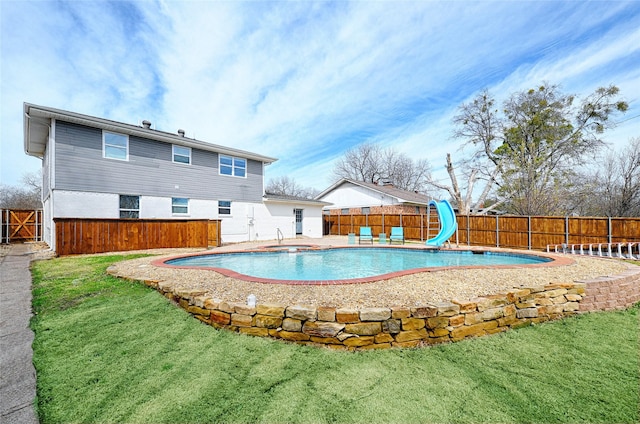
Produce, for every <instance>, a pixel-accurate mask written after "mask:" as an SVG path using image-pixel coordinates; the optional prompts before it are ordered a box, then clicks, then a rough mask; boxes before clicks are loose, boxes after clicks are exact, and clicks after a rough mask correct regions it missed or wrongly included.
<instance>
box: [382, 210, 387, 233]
mask: <svg viewBox="0 0 640 424" xmlns="http://www.w3.org/2000/svg"><path fill="white" fill-rule="evenodd" d="M382 232H383V233H385V234H386V232H385V231H384V212H382Z"/></svg>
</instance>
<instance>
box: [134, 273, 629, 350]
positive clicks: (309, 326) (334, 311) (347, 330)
mask: <svg viewBox="0 0 640 424" xmlns="http://www.w3.org/2000/svg"><path fill="white" fill-rule="evenodd" d="M143 282H144V283H145V284H146V285H148V286H150V287H153V288H155V289H156V290H158V291H159V292H160V293H162V294H163V295H164V296H165V297H167V298H168V299H170V300H172V301H174V302H176V303H177V304H179V305H180V306H181V307H182V308H183V309H185V310H186V311H187V312H189V313H190V314H192V315H193V316H194V317H195V318H197V319H198V320H200V321H202V322H204V323H206V324H208V325H211V326H213V327H216V328H224V329H228V330H231V331H236V332H238V333H243V334H250V335H254V336H261V337H272V338H276V339H281V340H286V341H290V342H296V343H302V344H311V345H324V346H327V347H331V348H336V349H348V350H364V349H385V348H391V347H415V346H421V345H431V344H437V343H446V342H455V341H459V340H463V339H466V338H470V337H478V336H484V335H489V334H495V333H499V332H502V331H506V330H509V329H511V328H519V327H524V326H528V325H531V324H533V323H540V322H544V321H549V320H555V319H560V318H563V317H566V316H571V315H575V314H577V313H581V312H589V311H596V310H612V309H622V308H627V307H630V306H632V305H633V304H635V303H637V302H640V267H632V268H629V269H628V270H627V271H625V272H623V273H621V274H618V275H615V276H611V277H601V278H598V279H594V280H588V281H577V282H574V283H557V284H547V285H544V286H531V287H519V288H514V289H513V290H511V291H508V292H507V293H500V294H495V295H490V296H484V297H478V298H475V299H471V300H452V301H451V302H439V303H433V304H425V305H419V306H415V307H407V306H397V307H390V308H359V309H355V308H335V307H327V306H317V307H316V306H307V305H280V304H257V305H256V306H248V305H246V304H242V303H231V302H226V301H224V300H220V299H214V298H211V297H208V296H206V295H205V292H204V291H201V290H193V289H184V288H181V287H177V286H175V285H174V283H172V282H169V281H163V282H157V281H143Z"/></svg>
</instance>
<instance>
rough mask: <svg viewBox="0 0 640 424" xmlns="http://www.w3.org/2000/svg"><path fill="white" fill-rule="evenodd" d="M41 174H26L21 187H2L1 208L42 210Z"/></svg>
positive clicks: (0, 195) (0, 189)
mask: <svg viewBox="0 0 640 424" xmlns="http://www.w3.org/2000/svg"><path fill="white" fill-rule="evenodd" d="M41 181H42V180H41V178H40V172H39V171H38V172H31V173H25V174H24V175H23V176H22V185H21V186H11V185H6V184H2V185H0V208H3V209H42V200H41V191H42V189H41Z"/></svg>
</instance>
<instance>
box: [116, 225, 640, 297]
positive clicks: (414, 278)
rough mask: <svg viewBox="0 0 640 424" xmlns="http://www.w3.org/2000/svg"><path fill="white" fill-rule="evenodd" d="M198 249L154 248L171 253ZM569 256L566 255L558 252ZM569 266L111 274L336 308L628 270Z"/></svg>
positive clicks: (616, 265)
mask: <svg viewBox="0 0 640 424" xmlns="http://www.w3.org/2000/svg"><path fill="white" fill-rule="evenodd" d="M300 243H304V244H317V245H332V246H340V245H346V244H347V240H346V238H335V237H334V238H323V239H321V240H315V239H314V240H309V239H306V240H304V241H301V242H300ZM266 244H269V243H265V242H262V243H243V244H237V245H231V246H224V247H220V248H216V249H213V250H212V251H213V252H216V251H220V252H222V251H238V250H246V249H255V248H256V247H259V246H261V245H266ZM187 252H194V250H184V249H183V250H171V251H166V250H164V251H154V253H161V254H162V257H165V256H166V257H170V256H174V255H178V254H184V253H187ZM558 257H563V258H566V256H563V255H558ZM570 258H571V259H572V260H573V263H571V264H569V265H564V266H550V267H540V266H538V267H525V266H518V267H515V268H474V269H459V270H445V271H436V272H421V273H417V274H412V275H406V276H402V277H397V278H391V279H388V280H381V281H376V282H372V283H363V284H346V285H313V286H312V285H284V284H265V283H254V282H249V281H242V280H238V279H234V278H230V277H225V276H223V275H221V274H219V273H217V272H215V271H210V270H195V269H194V270H187V269H174V268H166V267H158V266H154V265H152V264H151V262H152V261H155V260H157V259H158V256H154V257H146V258H139V259H134V260H128V261H123V262H119V263H117V264H115V265H113V266H111V267H110V269H109V272H110V273H112V274H114V275H118V276H121V277H126V278H130V279H134V280H153V281H158V282H160V281H171V282H173V283H174V284H176V286H179V287H182V288H185V289H198V290H203V291H205V292H206V295H207V296H210V297H212V298H214V299H220V300H224V301H227V302H233V303H244V302H246V300H247V296H248V295H250V294H254V295H255V296H256V298H257V301H258V303H278V304H284V305H295V304H298V305H312V306H334V307H344V308H362V307H393V306H400V305H402V306H420V305H426V304H431V303H434V302H442V301H448V300H452V299H457V300H470V299H473V298H476V297H478V296H483V295H490V294H497V293H503V292H505V291H508V290H510V289H513V288H516V287H523V286H524V287H534V286H539V285H544V284H548V283H563V282H574V281H577V280H587V279H593V278H597V277H602V276H612V275H615V274H618V273H620V272H623V271H624V270H626V269H628V267H629V266H633V265H628V264H625V263H624V262H623V261H619V260H613V259H601V258H587V257H578V256H571V257H570Z"/></svg>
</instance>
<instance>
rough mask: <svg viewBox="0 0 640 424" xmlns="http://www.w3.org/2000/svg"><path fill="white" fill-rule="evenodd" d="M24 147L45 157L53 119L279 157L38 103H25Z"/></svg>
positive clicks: (260, 157) (189, 144) (204, 147)
mask: <svg viewBox="0 0 640 424" xmlns="http://www.w3.org/2000/svg"><path fill="white" fill-rule="evenodd" d="M23 119H24V151H25V153H27V154H28V155H31V156H36V157H39V158H42V157H43V155H44V150H45V147H46V145H47V139H48V137H49V127H50V125H51V120H52V119H58V120H60V121H64V122H71V123H74V124H80V125H85V126H88V127H93V128H100V129H103V130H107V131H114V132H119V133H122V134H128V135H133V136H138V137H143V138H147V139H150V140H156V141H161V142H164V143H170V144H177V145H180V146H185V147H191V148H194V149H201V150H206V151H210V152H217V153H222V154H226V155H231V156H239V157H242V158H246V159H253V160H256V161H259V162H263V163H265V164H270V163H273V162H275V161H277V160H278V159H276V158H272V157H269V156H263V155H260V154H257V153H252V152H247V151H244V150H240V149H234V148H232V147H225V146H220V145H217V144H213V143H207V142H205V141H200V140H196V139H194V138H188V137H183V136H181V135H178V134H173V133H169V132H164V131H158V130H153V129H147V128H144V127H140V126H137V125H131V124H125V123H123V122H117V121H111V120H109V119H104V118H98V117H95V116H89V115H83V114H81V113H76V112H69V111H66V110H60V109H54V108H51V107H46V106H38V105H34V104H30V103H26V102H25V103H24V118H23Z"/></svg>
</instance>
